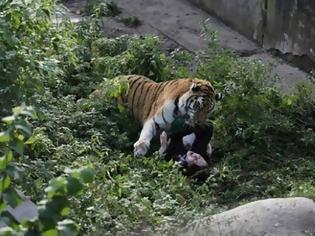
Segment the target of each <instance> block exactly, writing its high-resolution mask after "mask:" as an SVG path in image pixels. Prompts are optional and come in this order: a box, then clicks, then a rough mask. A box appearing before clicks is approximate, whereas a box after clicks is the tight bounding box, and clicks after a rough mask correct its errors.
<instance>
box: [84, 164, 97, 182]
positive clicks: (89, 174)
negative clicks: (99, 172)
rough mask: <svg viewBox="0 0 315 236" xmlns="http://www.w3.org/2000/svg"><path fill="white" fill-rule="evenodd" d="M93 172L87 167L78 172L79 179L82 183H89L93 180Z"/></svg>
mask: <svg viewBox="0 0 315 236" xmlns="http://www.w3.org/2000/svg"><path fill="white" fill-rule="evenodd" d="M94 177H95V171H94V170H93V169H92V168H90V167H88V168H85V169H82V170H81V171H80V178H81V179H82V181H83V182H84V183H91V182H92V181H93V180H94Z"/></svg>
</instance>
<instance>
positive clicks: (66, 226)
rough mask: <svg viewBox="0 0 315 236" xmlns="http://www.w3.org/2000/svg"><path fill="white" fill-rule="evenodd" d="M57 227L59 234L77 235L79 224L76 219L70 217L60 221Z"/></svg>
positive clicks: (61, 235)
mask: <svg viewBox="0 0 315 236" xmlns="http://www.w3.org/2000/svg"><path fill="white" fill-rule="evenodd" d="M57 229H58V231H59V236H69V235H77V232H78V226H77V225H76V224H75V222H74V221H72V220H69V219H66V220H63V221H60V222H58V226H57Z"/></svg>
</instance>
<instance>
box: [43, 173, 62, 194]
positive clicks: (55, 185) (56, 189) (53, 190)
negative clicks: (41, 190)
mask: <svg viewBox="0 0 315 236" xmlns="http://www.w3.org/2000/svg"><path fill="white" fill-rule="evenodd" d="M65 190H66V180H65V179H64V178H62V177H58V178H56V179H53V180H52V181H51V182H50V183H49V186H48V187H47V188H46V189H45V191H46V192H47V193H48V197H49V198H51V197H53V196H55V195H60V194H62V195H63V194H65Z"/></svg>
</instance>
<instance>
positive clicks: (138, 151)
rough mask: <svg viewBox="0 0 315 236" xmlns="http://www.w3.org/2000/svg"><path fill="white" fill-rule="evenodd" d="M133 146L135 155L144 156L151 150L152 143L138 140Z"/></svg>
mask: <svg viewBox="0 0 315 236" xmlns="http://www.w3.org/2000/svg"><path fill="white" fill-rule="evenodd" d="M133 147H134V149H133V155H134V156H135V157H139V156H144V155H145V154H146V153H147V152H148V150H149V147H150V143H148V142H146V141H144V140H138V141H137V142H136V143H135V144H134V145H133Z"/></svg>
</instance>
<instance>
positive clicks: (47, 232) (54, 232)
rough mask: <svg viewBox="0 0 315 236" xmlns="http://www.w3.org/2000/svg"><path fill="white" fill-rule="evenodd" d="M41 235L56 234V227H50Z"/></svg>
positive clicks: (53, 235)
mask: <svg viewBox="0 0 315 236" xmlns="http://www.w3.org/2000/svg"><path fill="white" fill-rule="evenodd" d="M42 236H58V230H57V229H50V230H47V231H45V232H43V233H42Z"/></svg>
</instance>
